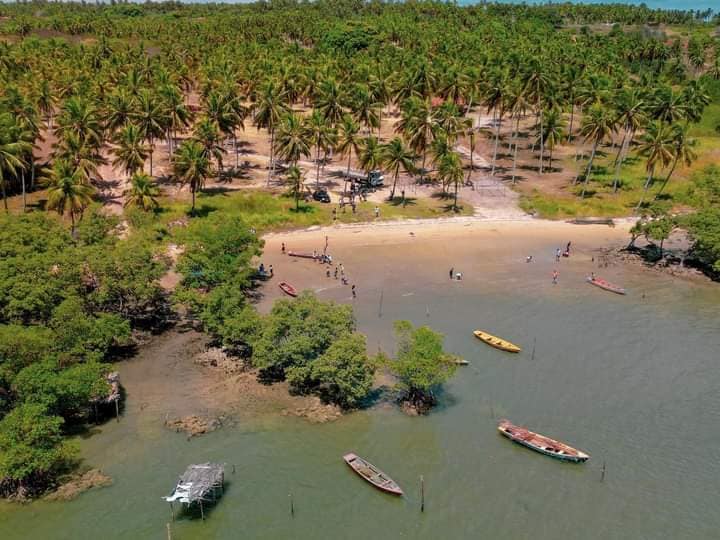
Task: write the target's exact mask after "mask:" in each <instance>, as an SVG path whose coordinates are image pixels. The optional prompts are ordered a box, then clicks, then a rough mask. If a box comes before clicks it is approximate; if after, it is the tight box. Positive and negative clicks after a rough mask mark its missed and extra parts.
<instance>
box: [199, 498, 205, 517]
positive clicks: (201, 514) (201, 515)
mask: <svg viewBox="0 0 720 540" xmlns="http://www.w3.org/2000/svg"><path fill="white" fill-rule="evenodd" d="M200 517H201V518H202V520H203V521H205V511H204V510H203V504H202V499H200Z"/></svg>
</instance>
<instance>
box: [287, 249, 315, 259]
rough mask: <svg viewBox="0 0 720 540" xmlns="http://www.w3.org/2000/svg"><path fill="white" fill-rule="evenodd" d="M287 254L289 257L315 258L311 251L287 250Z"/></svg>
mask: <svg viewBox="0 0 720 540" xmlns="http://www.w3.org/2000/svg"><path fill="white" fill-rule="evenodd" d="M287 254H288V255H290V256H291V257H302V258H303V259H317V256H316V255H313V254H312V253H305V252H302V251H288V252H287Z"/></svg>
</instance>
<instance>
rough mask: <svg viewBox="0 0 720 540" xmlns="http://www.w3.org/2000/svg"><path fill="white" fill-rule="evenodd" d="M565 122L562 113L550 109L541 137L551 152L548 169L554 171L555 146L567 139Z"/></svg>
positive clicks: (546, 114)
mask: <svg viewBox="0 0 720 540" xmlns="http://www.w3.org/2000/svg"><path fill="white" fill-rule="evenodd" d="M564 128H565V121H564V120H563V119H562V116H561V114H560V111H559V110H557V109H550V110H549V111H548V112H547V113H545V125H544V126H543V133H542V134H541V135H540V137H542V138H543V139H545V146H546V147H547V149H548V150H550V155H549V156H548V169H552V156H553V150H554V149H555V146H556V145H558V144H559V143H560V142H561V141H562V140H563V138H564V137H565V131H564Z"/></svg>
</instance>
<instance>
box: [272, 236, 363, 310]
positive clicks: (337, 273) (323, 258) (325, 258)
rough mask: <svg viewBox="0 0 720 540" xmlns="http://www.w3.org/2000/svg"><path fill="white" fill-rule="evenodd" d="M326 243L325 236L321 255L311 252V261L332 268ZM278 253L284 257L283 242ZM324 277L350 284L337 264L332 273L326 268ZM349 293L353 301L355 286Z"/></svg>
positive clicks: (330, 256)
mask: <svg viewBox="0 0 720 540" xmlns="http://www.w3.org/2000/svg"><path fill="white" fill-rule="evenodd" d="M328 243H329V238H328V237H327V236H326V237H325V248H324V249H323V251H322V253H320V252H318V251H317V250H313V257H312V258H313V260H315V261H318V262H319V263H320V264H327V265H328V266H332V265H333V258H332V255H330V254H329V253H328V252H327V250H328ZM280 252H281V253H282V254H283V255H285V253H286V247H285V242H282V244H281V246H280ZM270 268H271V269H272V266H270ZM325 276H326V277H328V278H330V277H334V278H335V279H338V277H339V278H340V282H341V283H342V284H343V285H348V284H349V283H350V282H349V281H348V278H347V276H346V275H345V267H344V266H343V264H342V263H338V264H337V265H336V266H335V270H334V272H333V271H331V270H330V268H327V269H326V270H325ZM350 291H351V292H352V297H353V299H354V298H357V291H356V289H355V285H352V286H351V287H350Z"/></svg>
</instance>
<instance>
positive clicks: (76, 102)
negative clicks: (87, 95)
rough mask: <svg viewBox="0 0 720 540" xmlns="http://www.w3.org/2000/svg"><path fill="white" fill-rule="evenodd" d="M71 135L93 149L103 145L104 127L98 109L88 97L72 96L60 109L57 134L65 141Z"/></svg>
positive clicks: (59, 138)
mask: <svg viewBox="0 0 720 540" xmlns="http://www.w3.org/2000/svg"><path fill="white" fill-rule="evenodd" d="M71 135H74V136H76V137H77V138H78V139H79V140H80V141H83V144H84V145H87V146H89V147H90V148H93V149H99V148H100V147H101V146H102V145H103V142H104V140H103V127H102V123H101V122H100V117H99V114H98V111H97V109H96V108H95V106H94V105H92V104H91V103H90V102H89V101H88V100H87V99H83V98H80V97H71V98H69V99H68V100H67V101H66V102H65V104H64V105H63V107H62V109H61V111H60V115H59V116H58V119H57V126H56V127H55V136H56V137H57V138H58V140H59V141H63V139H66V138H67V137H69V136H71Z"/></svg>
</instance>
